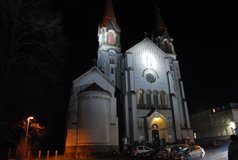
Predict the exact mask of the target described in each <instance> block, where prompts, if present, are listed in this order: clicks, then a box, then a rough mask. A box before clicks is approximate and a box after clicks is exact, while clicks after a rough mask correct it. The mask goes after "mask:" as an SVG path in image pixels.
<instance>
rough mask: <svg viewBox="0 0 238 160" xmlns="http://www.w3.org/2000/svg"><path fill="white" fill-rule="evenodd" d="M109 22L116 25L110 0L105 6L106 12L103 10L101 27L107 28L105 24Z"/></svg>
mask: <svg viewBox="0 0 238 160" xmlns="http://www.w3.org/2000/svg"><path fill="white" fill-rule="evenodd" d="M110 21H113V22H115V23H116V18H115V14H114V9H113V5H112V0H107V6H106V10H105V13H104V16H103V20H102V23H101V27H105V26H107V24H108V23H109V22H110Z"/></svg>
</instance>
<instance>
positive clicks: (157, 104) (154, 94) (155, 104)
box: [153, 91, 159, 108]
mask: <svg viewBox="0 0 238 160" xmlns="http://www.w3.org/2000/svg"><path fill="white" fill-rule="evenodd" d="M158 96H159V92H158V91H153V100H154V101H153V102H154V107H155V108H158V106H159V98H158Z"/></svg>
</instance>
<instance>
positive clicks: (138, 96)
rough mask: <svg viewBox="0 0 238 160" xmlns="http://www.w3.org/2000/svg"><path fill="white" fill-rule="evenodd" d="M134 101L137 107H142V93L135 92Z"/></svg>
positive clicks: (139, 91) (140, 91)
mask: <svg viewBox="0 0 238 160" xmlns="http://www.w3.org/2000/svg"><path fill="white" fill-rule="evenodd" d="M136 98H137V99H136V100H137V107H142V106H143V104H144V100H143V91H142V90H141V89H140V90H138V91H137V93H136Z"/></svg>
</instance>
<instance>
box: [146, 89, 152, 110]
mask: <svg viewBox="0 0 238 160" xmlns="http://www.w3.org/2000/svg"><path fill="white" fill-rule="evenodd" d="M146 105H147V106H148V107H151V92H150V91H149V90H148V91H146Z"/></svg>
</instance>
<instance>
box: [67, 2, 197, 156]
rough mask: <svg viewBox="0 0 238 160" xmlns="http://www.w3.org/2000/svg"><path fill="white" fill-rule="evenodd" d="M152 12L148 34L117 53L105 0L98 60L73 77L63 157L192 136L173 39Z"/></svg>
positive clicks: (111, 15) (114, 30)
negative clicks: (149, 36) (151, 29)
mask: <svg viewBox="0 0 238 160" xmlns="http://www.w3.org/2000/svg"><path fill="white" fill-rule="evenodd" d="M155 14H156V17H157V18H156V20H155V28H154V31H153V34H152V37H151V38H148V37H146V38H144V39H143V40H142V41H140V42H139V43H137V44H135V45H134V46H133V47H131V48H130V49H128V50H126V51H125V53H121V45H120V32H121V30H120V27H119V25H118V24H117V22H116V17H115V14H114V10H113V5H112V2H111V0H107V6H106V10H105V14H104V17H103V20H102V22H101V23H100V24H99V28H98V41H99V47H98V52H97V55H98V56H97V65H96V66H95V67H92V68H91V69H90V70H89V71H87V72H86V73H84V74H83V75H81V76H80V77H78V78H77V79H75V80H74V81H73V86H72V95H71V99H70V104H69V108H68V117H67V136H66V143H65V155H66V156H68V157H71V156H75V155H77V156H80V155H82V154H87V153H88V154H89V153H94V152H111V151H118V152H119V151H121V150H122V149H123V148H125V147H126V146H128V145H135V144H138V143H151V144H155V145H160V146H161V145H165V144H166V143H175V142H176V141H185V142H193V141H194V139H193V130H192V129H191V127H190V120H189V114H188V109H187V103H186V99H185V94H184V89H183V82H182V80H181V75H180V69H179V63H178V60H177V59H176V54H175V51H174V46H173V39H172V38H171V37H170V36H169V34H168V32H167V29H166V27H165V25H164V23H163V20H162V18H161V16H160V12H159V10H156V11H155Z"/></svg>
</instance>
